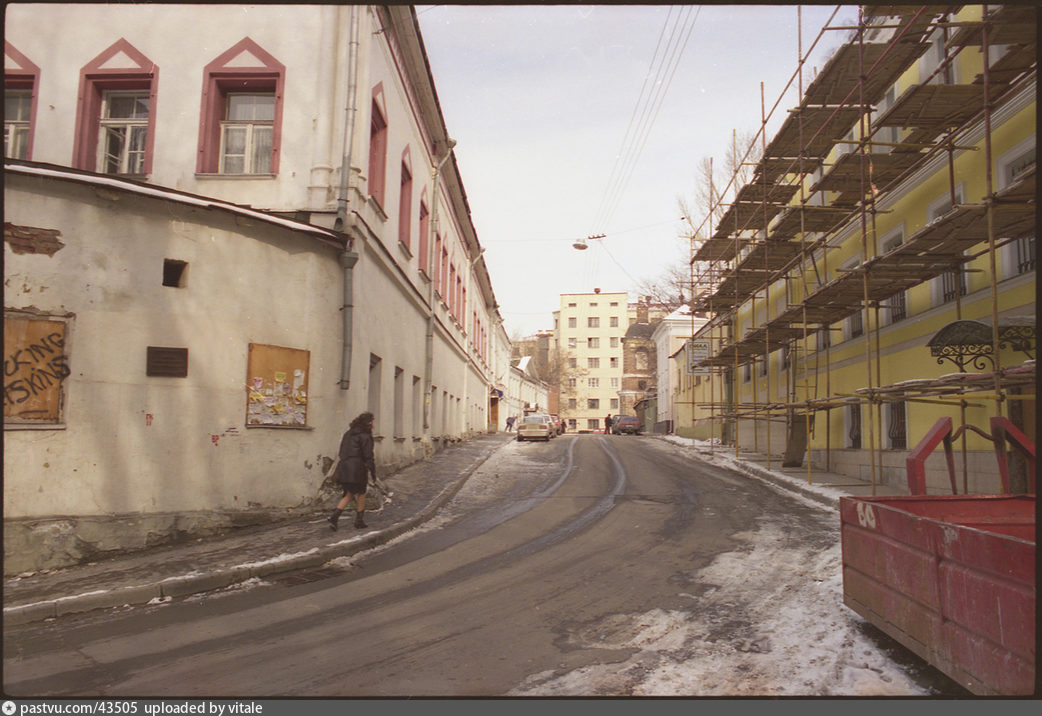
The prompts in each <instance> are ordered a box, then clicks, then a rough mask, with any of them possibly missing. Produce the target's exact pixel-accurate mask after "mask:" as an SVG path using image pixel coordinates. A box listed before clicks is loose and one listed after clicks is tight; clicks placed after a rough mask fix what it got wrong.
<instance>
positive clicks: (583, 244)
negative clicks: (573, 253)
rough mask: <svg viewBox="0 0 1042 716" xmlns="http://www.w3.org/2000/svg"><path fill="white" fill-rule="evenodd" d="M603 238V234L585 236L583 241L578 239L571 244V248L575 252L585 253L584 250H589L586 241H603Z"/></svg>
mask: <svg viewBox="0 0 1042 716" xmlns="http://www.w3.org/2000/svg"><path fill="white" fill-rule="evenodd" d="M603 238H604V234H597V235H596V236H587V237H586V238H585V239H579V240H578V241H576V242H575V243H573V244H572V248H573V249H575V250H577V251H585V250H586V249H588V248H590V247H589V246H588V245H587V244H586V242H587V241H589V240H590V239H603Z"/></svg>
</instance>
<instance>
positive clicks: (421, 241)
mask: <svg viewBox="0 0 1042 716" xmlns="http://www.w3.org/2000/svg"><path fill="white" fill-rule="evenodd" d="M5 99H6V105H7V107H8V108H9V111H8V113H7V116H5V150H6V153H7V157H8V160H7V165H6V179H5V281H6V286H7V290H6V291H5V361H7V365H10V366H11V371H5V373H6V375H5V412H4V418H5V419H4V428H5V430H4V444H5V451H4V518H5V519H4V533H5V569H6V570H8V571H12V570H13V571H21V570H26V569H39V568H45V567H50V566H58V565H60V564H67V563H71V562H74V561H77V560H80V559H85V558H89V557H93V556H95V555H97V554H102V553H104V552H107V551H109V550H116V549H127V548H133V547H137V546H144V545H146V544H153V543H155V542H161V541H164V540H166V539H170V538H173V537H175V536H178V535H182V534H186V533H189V534H194V533H201V532H206V531H209V530H213V529H219V528H222V527H225V526H228V525H231V524H240V523H243V522H246V521H250V520H255V519H261V518H270V517H271V516H273V515H283V514H286V513H287V512H290V513H291V512H293V511H295V510H301V509H305V510H306V509H312V508H313V506H314V505H315V504H317V503H318V502H320V501H321V500H322V499H323V498H324V496H325V493H323V491H322V484H323V481H324V477H325V470H326V468H328V466H329V461H330V458H331V457H332V456H335V454H336V449H337V445H338V442H339V438H340V435H341V434H342V432H343V431H344V429H345V428H346V426H347V423H348V422H349V421H350V419H351V418H353V417H354V416H355V415H357V414H358V413H359V412H362V411H364V410H370V411H372V412H374V413H375V414H376V416H377V420H376V432H377V433H378V440H377V462H378V465H379V466H380V468H379V469H381V470H382V471H385V472H386V471H387V470H390V469H394V468H396V467H400V466H403V465H405V464H408V463H410V462H413V461H415V460H418V459H421V458H422V457H423V456H424V455H427V454H430V453H431V452H432V451H435V450H438V449H440V448H441V447H443V446H444V445H445V444H446V443H448V442H451V441H455V440H460V439H465V438H467V437H468V436H470V435H473V434H475V433H478V432H485V431H488V430H497V429H502V428H503V426H504V421H505V419H506V417H507V414H506V410H502V411H501V410H500V409H499V405H500V401H501V400H503V399H504V398H503V397H501V396H500V391H508V390H509V386H508V385H507V383H508V381H506V380H504V379H503V376H506V375H507V374H508V372H509V366H510V363H509V359H510V350H509V340H508V338H507V336H506V332H505V331H504V329H503V327H502V321H501V318H500V315H499V312H498V306H497V304H496V299H495V295H494V292H493V290H492V285H491V279H490V277H489V274H488V271H487V269H486V266H485V264H484V261H483V259H482V257H481V251H482V249H481V246H480V244H479V241H478V237H477V234H476V231H475V229H474V226H473V224H472V222H471V219H470V213H469V207H468V204H467V196H466V192H465V191H464V187H463V182H462V178H461V176H460V174H459V171H458V168H457V166H456V162H455V159H454V156H453V154H452V146H453V145H454V142H453V141H452V140H451V139H450V138H449V133H448V129H447V128H446V127H445V124H444V120H443V117H442V114H441V110H440V107H439V104H438V98H437V94H436V91H435V88H434V80H433V78H432V76H431V72H430V68H429V66H428V63H427V60H426V54H425V51H424V47H423V41H422V38H421V36H420V32H419V28H418V25H417V22H416V16H415V12H414V11H413V9H412V7H411V6H331V5H286V6H274V5H255V6H232V5H206V6H194V5H164V4H127V5H93V4H85V5H81V4H68V5H49V4H36V5H20V4H14V5H11V6H9V7H8V8H7V11H6V24H5ZM9 331H10V332H9ZM55 335H58V338H54V336H55ZM45 350H50V351H58V352H60V353H61V356H60V358H61V360H60V361H58V363H57V364H51V363H47V364H46V365H44V364H43V363H39V361H42V360H43V358H50V359H52V360H54V359H55V358H54V356H50V355H46V356H45V354H44V351H45ZM56 365H57V366H65V368H63V369H59V368H58V367H55V366H56ZM505 397H509V394H506V395H505Z"/></svg>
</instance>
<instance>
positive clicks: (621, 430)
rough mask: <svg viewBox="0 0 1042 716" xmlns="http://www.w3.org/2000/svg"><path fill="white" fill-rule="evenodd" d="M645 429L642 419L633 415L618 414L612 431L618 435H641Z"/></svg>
mask: <svg viewBox="0 0 1042 716" xmlns="http://www.w3.org/2000/svg"><path fill="white" fill-rule="evenodd" d="M643 429H644V428H643V426H641V424H640V421H638V420H637V419H636V418H635V417H633V416H632V415H618V416H616V417H615V425H614V426H613V427H612V432H613V433H615V434H616V435H640V434H641V432H642V431H643Z"/></svg>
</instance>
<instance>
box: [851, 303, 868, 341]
mask: <svg viewBox="0 0 1042 716" xmlns="http://www.w3.org/2000/svg"><path fill="white" fill-rule="evenodd" d="M864 332H865V325H864V322H863V321H862V320H861V310H860V309H858V310H857V311H855V312H854V313H852V314H850V337H851V338H857V337H858V336H860V335H861V334H863V333H864Z"/></svg>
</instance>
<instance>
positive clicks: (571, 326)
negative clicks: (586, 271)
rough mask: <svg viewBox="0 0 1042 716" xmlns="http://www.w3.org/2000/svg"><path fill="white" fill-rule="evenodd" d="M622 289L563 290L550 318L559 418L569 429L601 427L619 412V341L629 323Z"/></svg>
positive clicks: (585, 429) (626, 299)
mask: <svg viewBox="0 0 1042 716" xmlns="http://www.w3.org/2000/svg"><path fill="white" fill-rule="evenodd" d="M629 313H630V312H629V304H628V296H627V294H626V292H625V291H623V292H619V293H602V292H601V290H600V289H598V288H595V289H594V290H593V293H563V294H561V308H560V310H559V311H558V312H556V314H555V316H554V319H555V320H554V334H555V342H556V344H557V350H558V354H557V355H558V361H559V365H560V370H559V378H558V380H559V382H560V416H561V419H562V420H563V421H565V423H566V424H567V425H568V430H569V431H592V430H603V429H604V419H605V417H606V416H608V415H609V414H612V415H614V414H615V413H617V412H618V411H619V390H620V389H621V387H622V367H623V366H622V339H623V337H624V336H625V335H626V331H627V330H628V328H629V325H630V315H629Z"/></svg>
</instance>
